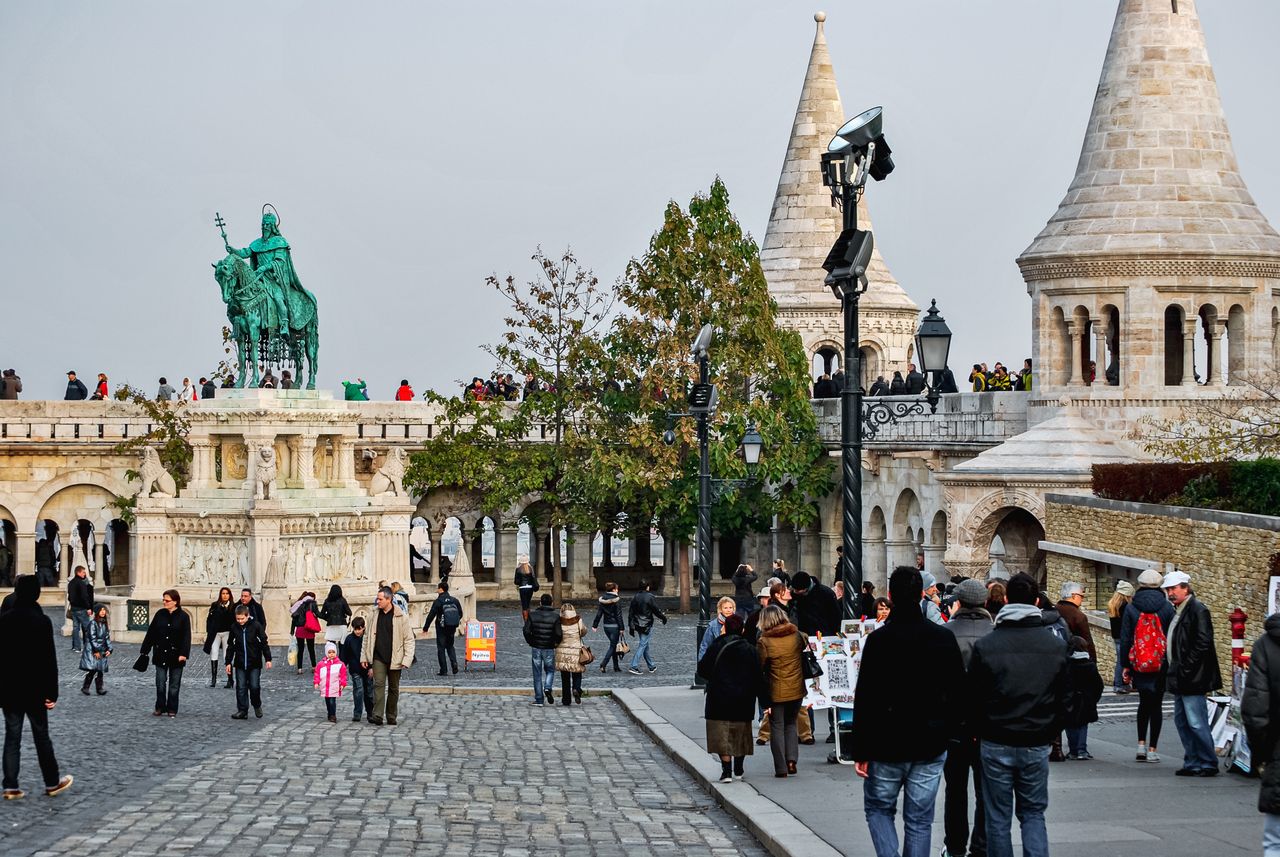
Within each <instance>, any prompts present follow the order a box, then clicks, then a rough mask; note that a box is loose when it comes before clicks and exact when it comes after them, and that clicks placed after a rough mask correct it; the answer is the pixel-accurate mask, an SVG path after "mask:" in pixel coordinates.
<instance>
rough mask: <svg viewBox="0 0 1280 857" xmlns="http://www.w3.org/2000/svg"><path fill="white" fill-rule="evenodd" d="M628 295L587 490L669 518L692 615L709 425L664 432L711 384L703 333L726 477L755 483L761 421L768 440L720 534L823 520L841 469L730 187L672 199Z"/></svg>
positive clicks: (735, 492) (723, 508)
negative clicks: (833, 476)
mask: <svg viewBox="0 0 1280 857" xmlns="http://www.w3.org/2000/svg"><path fill="white" fill-rule="evenodd" d="M618 298H619V301H620V303H621V305H622V306H621V309H620V312H619V315H618V318H617V319H616V320H615V323H614V326H613V329H612V331H611V332H610V333H609V335H608V336H607V337H606V338H605V342H604V345H605V352H606V353H605V356H604V359H605V360H606V361H607V364H606V368H605V369H603V370H602V371H604V372H606V374H608V375H610V376H611V377H612V378H613V379H614V380H615V381H616V382H617V383H618V387H617V389H615V390H613V391H612V392H611V393H610V395H608V396H605V397H602V398H601V399H600V400H598V401H597V402H595V403H593V405H592V406H593V407H594V408H595V409H597V410H599V411H600V412H601V417H600V418H599V419H597V420H596V421H595V422H596V424H597V426H598V430H597V437H596V442H595V443H594V445H593V448H592V450H591V454H590V455H588V456H586V461H587V462H588V465H589V468H590V471H589V475H588V476H587V477H586V478H584V480H583V481H584V483H585V487H584V492H583V493H584V494H586V495H590V493H591V492H592V491H593V490H594V491H595V492H597V493H598V495H599V496H600V499H601V500H602V501H603V499H605V498H606V497H607V498H609V499H612V500H613V502H615V503H616V504H617V505H619V506H621V507H622V508H624V509H627V510H629V518H630V519H632V520H636V519H641V520H656V521H657V522H658V523H659V526H660V527H661V528H662V529H663V531H664V532H665V533H666V535H667V537H668V538H674V539H676V540H677V541H678V542H679V543H680V546H681V550H680V555H681V564H680V565H681V568H680V577H681V586H680V594H681V609H682V610H687V609H688V603H689V590H690V588H691V585H690V575H689V570H688V561H687V557H688V551H687V549H686V547H687V543H688V540H689V538H690V536H691V535H692V533H693V532H694V530H695V527H696V524H697V499H698V483H697V477H698V450H697V443H696V435H695V424H694V422H693V421H692V420H679V421H677V422H676V424H675V426H674V428H675V431H676V438H677V440H676V443H675V444H672V445H667V444H665V443H664V442H663V438H662V435H663V432H664V431H665V430H666V428H667V423H668V419H667V414H668V412H671V411H687V401H686V393H687V390H688V389H689V386H690V384H691V383H693V382H694V381H696V380H697V377H698V367H697V363H696V361H695V359H694V358H693V356H692V355H691V354H690V345H691V344H692V342H693V341H694V339H695V337H696V336H697V333H698V331H699V329H700V328H701V327H702V325H704V324H712V325H713V326H714V328H715V339H714V341H713V344H712V346H711V348H710V352H709V354H710V374H711V380H712V382H713V383H715V384H716V385H717V386H718V388H719V408H718V411H717V412H716V414H715V417H714V419H713V421H712V425H711V432H710V434H711V446H710V459H711V471H712V474H713V476H714V477H716V478H717V479H723V480H734V479H743V478H744V477H746V476H747V471H746V465H745V462H743V461H742V459H741V457H740V455H739V452H738V450H739V445H740V442H741V439H742V436H743V434H744V433H745V430H746V427H747V424H748V423H749V422H751V423H754V424H755V426H756V427H757V429H758V430H759V432H760V434H761V436H762V437H763V439H764V442H765V454H764V455H763V456H762V458H761V464H760V467H759V470H758V472H757V474H756V476H757V477H758V478H757V480H756V481H755V482H753V483H749V484H748V485H746V486H743V487H739V488H736V489H731V490H728V491H725V492H723V493H721V494H720V497H719V499H718V501H717V502H716V503H715V505H714V508H713V516H712V524H713V527H714V528H715V529H716V530H718V531H720V532H721V533H725V534H744V533H747V532H751V531H760V530H763V529H766V528H767V527H768V526H769V525H770V523H771V521H772V518H773V516H774V515H777V516H778V517H779V518H780V519H781V520H783V521H786V522H789V523H792V524H796V525H805V524H808V523H810V522H811V521H812V520H813V518H814V517H815V516H816V511H815V509H814V505H813V503H814V501H815V500H816V499H817V498H819V497H821V496H823V495H824V494H825V493H827V492H828V491H830V489H831V480H830V465H829V463H828V461H827V459H826V456H825V455H824V453H823V449H822V444H821V441H820V438H819V436H818V430H817V424H816V420H815V417H814V413H813V409H812V407H811V405H810V402H809V373H808V367H807V365H806V361H805V356H804V349H803V346H802V344H801V342H800V338H799V336H798V335H796V334H795V333H794V332H792V331H784V330H781V329H779V328H778V327H777V325H776V312H777V306H776V304H775V303H774V301H773V299H772V298H771V297H770V295H769V290H768V285H767V284H766V282H765V278H764V273H763V272H762V270H761V268H760V258H759V248H758V247H757V245H756V243H755V241H754V240H753V239H752V238H751V236H750V235H748V234H746V233H744V232H743V230H742V227H741V226H740V225H739V224H738V222H737V220H736V219H735V218H734V216H733V213H732V211H731V210H730V207H729V193H728V191H727V190H726V188H725V186H724V184H723V182H721V181H720V179H718V178H717V179H716V181H715V182H714V183H713V184H712V186H711V189H710V191H709V192H708V193H706V194H698V195H697V196H695V197H694V198H693V199H692V200H691V201H690V203H689V206H688V209H687V210H686V209H684V208H682V207H681V206H680V205H678V204H676V203H675V202H672V203H670V204H668V206H667V209H666V212H665V216H664V218H663V223H662V227H661V228H660V229H659V230H658V231H657V232H656V233H655V234H654V235H653V237H652V239H651V240H650V242H649V247H648V250H647V252H646V253H645V254H644V255H643V256H641V257H639V258H637V259H633V260H632V261H631V263H630V264H629V265H628V266H627V272H626V275H625V277H624V278H623V280H622V282H621V283H620V285H619V289H618Z"/></svg>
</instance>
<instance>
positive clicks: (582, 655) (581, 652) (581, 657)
mask: <svg viewBox="0 0 1280 857" xmlns="http://www.w3.org/2000/svg"><path fill="white" fill-rule="evenodd" d="M595 659H596V656H595V655H593V654H591V647H590V646H583V647H582V648H580V649H578V663H580V664H582V666H584V667H585V666H586V665H587V664H589V663H591V662H592V661H594V660H595Z"/></svg>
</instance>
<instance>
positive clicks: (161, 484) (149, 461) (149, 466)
mask: <svg viewBox="0 0 1280 857" xmlns="http://www.w3.org/2000/svg"><path fill="white" fill-rule="evenodd" d="M138 475H139V477H140V478H141V480H142V487H140V488H139V489H138V496H139V497H173V496H175V495H177V493H178V486H177V484H176V483H175V482H174V481H173V477H172V476H171V475H169V471H167V470H165V469H164V465H163V464H161V463H160V454H159V453H158V452H156V451H155V449H154V448H152V447H150V446H144V447H143V448H142V469H141V470H140V471H139V472H138ZM152 489H154V490H152Z"/></svg>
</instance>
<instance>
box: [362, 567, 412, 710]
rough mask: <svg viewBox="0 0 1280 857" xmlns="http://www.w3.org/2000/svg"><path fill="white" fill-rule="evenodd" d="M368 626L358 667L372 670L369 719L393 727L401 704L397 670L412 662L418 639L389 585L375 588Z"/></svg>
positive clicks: (404, 668) (406, 667) (405, 668)
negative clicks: (371, 696)
mask: <svg viewBox="0 0 1280 857" xmlns="http://www.w3.org/2000/svg"><path fill="white" fill-rule="evenodd" d="M369 626H370V627H369V630H368V631H367V632H366V633H365V636H364V644H363V645H362V646H361V648H360V666H361V667H363V668H364V669H370V668H372V669H373V710H372V711H371V712H370V714H372V715H373V716H372V717H370V718H369V722H370V723H372V724H373V725H374V726H381V725H382V724H383V723H384V722H385V723H386V724H387V725H388V726H395V725H396V714H397V712H398V707H399V704H400V673H401V671H403V670H407V669H408V668H409V667H410V666H412V664H413V655H414V644H415V643H416V641H417V638H416V637H415V636H414V634H413V626H412V625H410V624H409V617H408V616H406V615H405V613H404V611H403V610H401V609H400V608H399V607H398V606H397V605H396V603H395V601H393V600H392V592H391V587H390V586H384V587H382V588H381V589H379V590H378V596H377V599H376V600H375V609H374V611H373V619H372V621H370V622H369ZM384 706H385V710H386V715H385V720H384V715H383V710H384Z"/></svg>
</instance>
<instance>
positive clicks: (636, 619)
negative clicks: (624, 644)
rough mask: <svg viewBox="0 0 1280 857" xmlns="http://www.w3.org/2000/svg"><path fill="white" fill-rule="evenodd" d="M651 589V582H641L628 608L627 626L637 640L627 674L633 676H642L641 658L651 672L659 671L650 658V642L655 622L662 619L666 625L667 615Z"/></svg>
mask: <svg viewBox="0 0 1280 857" xmlns="http://www.w3.org/2000/svg"><path fill="white" fill-rule="evenodd" d="M649 589H650V587H649V581H647V580H641V581H640V591H639V592H637V593H636V597H635V598H632V599H631V604H629V605H628V606H627V625H628V627H629V628H630V629H631V634H632V636H634V637H635V638H636V647H635V651H634V652H632V654H631V666H630V667H628V668H627V672H629V673H631V674H632V675H640V659H641V658H644V662H645V665H646V666H647V667H648V668H649V672H657V670H658V668H657V667H656V666H654V664H653V658H651V657H650V656H649V640H650V639H651V638H652V637H653V620H654V619H655V618H657V619H661V620H662V624H664V625H665V624H667V614H666V613H663V612H662V608H661V607H659V606H658V599H657V597H656V596H655V595H654V594H653V593H652V592H650V591H649Z"/></svg>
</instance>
